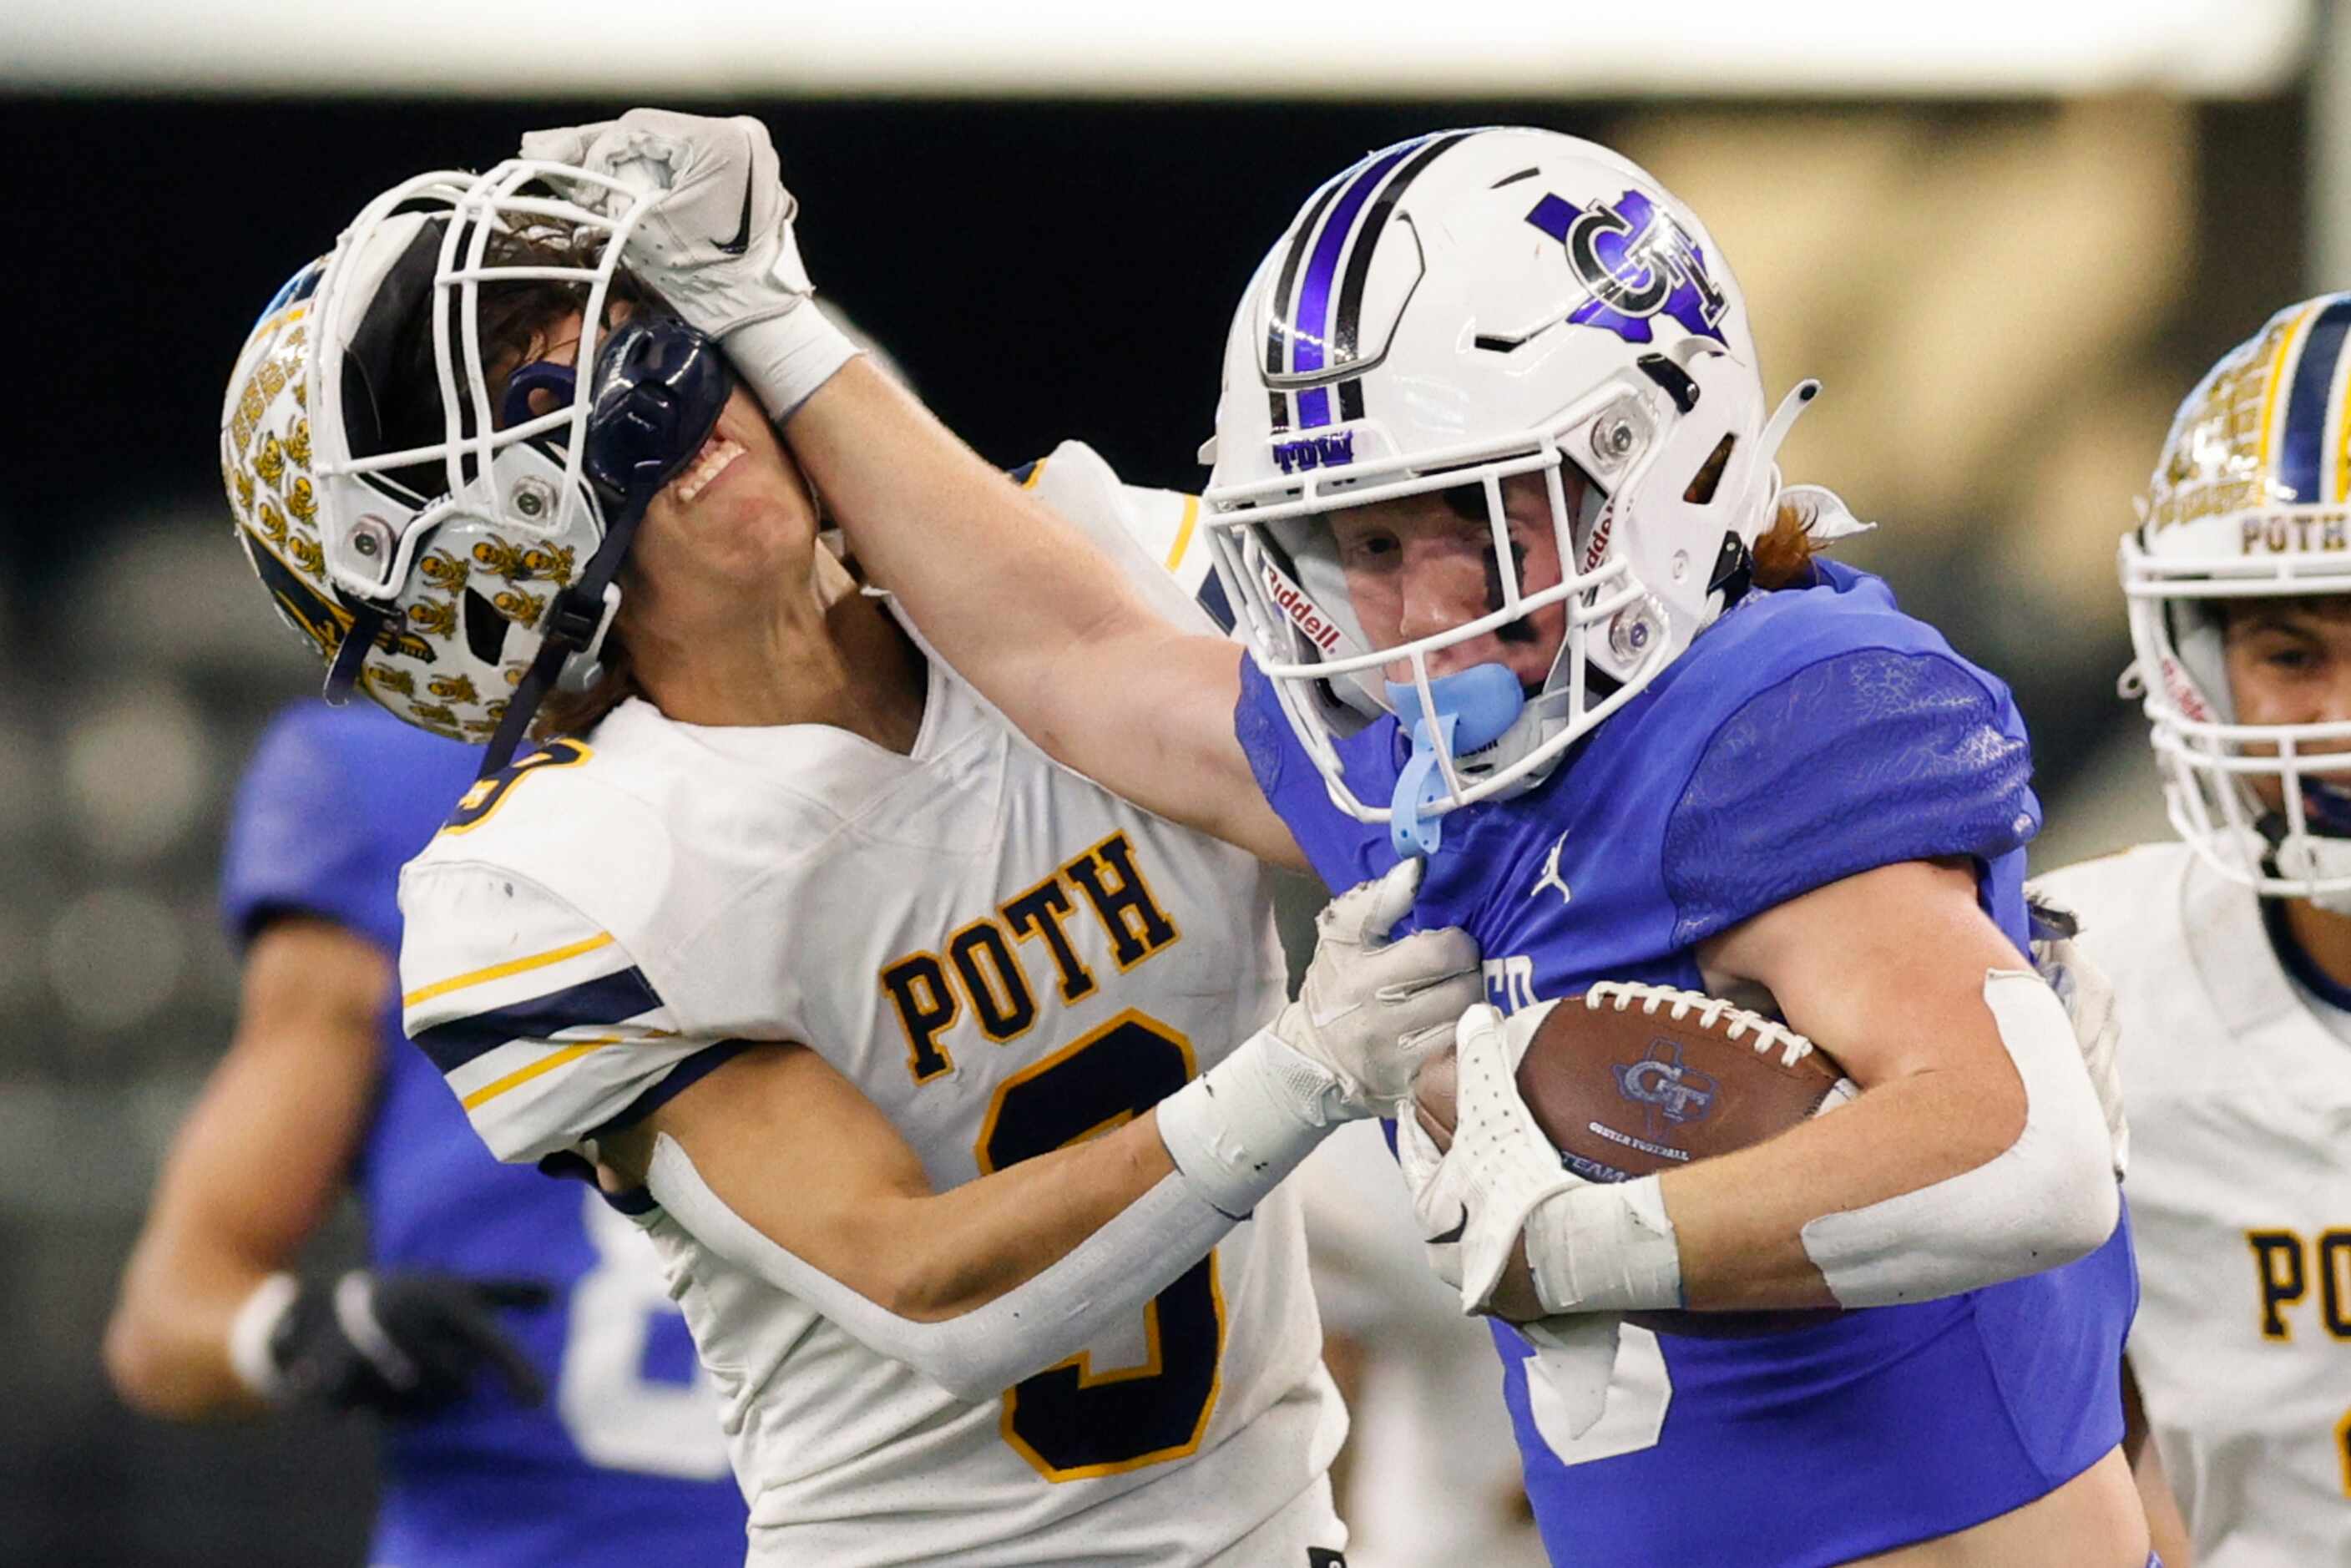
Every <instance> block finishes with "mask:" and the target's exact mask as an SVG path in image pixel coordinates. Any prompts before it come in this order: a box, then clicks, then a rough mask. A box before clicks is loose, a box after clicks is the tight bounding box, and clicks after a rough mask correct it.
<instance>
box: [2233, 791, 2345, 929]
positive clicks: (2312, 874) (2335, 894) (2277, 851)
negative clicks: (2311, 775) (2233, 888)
mask: <svg viewBox="0 0 2351 1568" xmlns="http://www.w3.org/2000/svg"><path fill="white" fill-rule="evenodd" d="M2302 788H2303V808H2304V818H2305V819H2306V820H2308V821H2313V822H2314V823H2316V824H2318V825H2319V826H2320V827H2321V828H2322V830H2323V831H2317V832H2310V831H2304V832H2299V833H2297V832H2295V831H2294V829H2293V826H2292V824H2291V823H2290V821H2288V819H2287V817H2286V814H2285V813H2284V812H2283V811H2265V812H2263V813H2262V816H2261V818H2260V820H2259V821H2256V822H2255V823H2254V824H2253V825H2254V828H2255V830H2256V831H2258V832H2259V833H2260V834H2261V836H2262V838H2263V839H2264V840H2266V841H2268V844H2269V847H2270V857H2269V858H2270V862H2271V864H2272V865H2273V867H2274V874H2276V875H2277V876H2280V877H2283V878H2285V879H2286V880H2288V881H2294V882H2310V883H2315V882H2351V794H2346V793H2345V792H2344V791H2342V790H2339V789H2334V788H2332V787H2331V786H2328V785H2325V784H2321V783H2319V782H2317V781H2316V780H2314V779H2304V780H2303V781H2302ZM2338 830H2339V831H2338ZM2303 896H2304V897H2305V898H2307V899H2308V900H2309V901H2310V902H2311V903H2312V904H2315V905H2316V906H2317V907H2319V908H2321V909H2324V910H2325V911H2326V912H2327V913H2328V914H2330V915H2351V886H2346V887H2337V888H2334V889H2328V890H2321V891H2317V892H2313V893H2309V894H2303Z"/></svg>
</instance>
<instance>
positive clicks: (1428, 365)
mask: <svg viewBox="0 0 2351 1568" xmlns="http://www.w3.org/2000/svg"><path fill="white" fill-rule="evenodd" d="M1812 390H1813V389H1812V387H1811V384H1810V383H1807V384H1806V386H1805V387H1803V388H1801V389H1799V392H1798V393H1797V394H1792V395H1791V397H1790V399H1789V400H1788V402H1786V403H1785V404H1783V405H1782V413H1780V415H1778V416H1777V417H1775V418H1773V419H1772V420H1771V422H1770V423H1769V425H1768V426H1767V424H1766V422H1765V417H1764V415H1765V407H1764V401H1763V387H1762V381H1761V375H1760V373H1759V371H1758V369H1757V361H1756V353H1755V344H1754V340H1753V339H1752V338H1751V337H1750V335H1749V332H1748V327H1747V310H1746V306H1745V303H1744V300H1743V298H1741V295H1740V289H1739V285H1738V283H1737V282H1736V280H1734V279H1733V278H1732V277H1731V275H1730V270H1729V267H1728V265H1727V264H1726V263H1725V262H1724V260H1723V258H1722V256H1721V255H1720V253H1719V250H1718V249H1717V247H1716V246H1715V244H1714V241H1713V239H1712V237H1711V236H1710V235H1708V233H1707V231H1706V228H1705V225H1702V224H1700V223H1699V222H1698V218H1697V216H1696V215H1695V214H1692V213H1691V212H1690V211H1689V210H1688V209H1687V207H1685V206H1684V205H1683V204H1681V203H1680V202H1679V201H1677V199H1675V198H1674V197H1673V196H1672V195H1671V194H1669V193H1667V191H1666V190H1665V188H1664V187H1663V186H1662V185H1660V184H1659V183H1657V182H1656V180H1655V179H1654V178H1652V177H1651V176H1650V175H1649V174H1648V173H1646V172H1644V171H1643V170H1642V169H1640V168H1639V167H1638V166H1636V165H1635V164H1634V163H1632V162H1629V161H1627V160H1625V159H1624V158H1621V157H1619V156H1618V155H1616V154H1615V153H1614V152H1609V151H1608V150H1607V149H1605V148H1604V147H1600V146H1596V145H1594V144H1593V143H1592V142H1589V141H1579V140H1577V139H1576V138H1574V137H1571V136H1563V135H1560V134H1558V133H1556V132H1553V131H1535V130H1523V129H1494V130H1479V131H1446V132H1441V133H1437V134H1434V135H1429V136H1424V137H1419V138H1416V139H1415V140H1413V141H1405V142H1401V143H1399V144H1397V145H1396V146H1394V147H1390V148H1387V149H1385V150H1384V151H1382V152H1374V153H1373V154H1372V155H1371V156H1369V157H1367V158H1365V159H1364V161H1363V162H1359V163H1357V164H1355V165H1354V166H1353V168H1351V169H1348V170H1347V171H1345V172H1343V173H1341V174H1340V175H1339V176H1338V177H1337V178H1335V179H1333V180H1332V181H1331V182H1329V183H1327V184H1325V185H1323V186H1322V189H1321V190H1319V191H1317V192H1316V193H1315V194H1314V196H1313V198H1312V199H1311V201H1309V202H1308V203H1307V204H1306V206H1305V208H1304V210H1303V211H1301V213H1300V214H1299V216H1298V218H1297V220H1296V221H1295V222H1294V223H1293V224H1291V225H1290V230H1289V232H1288V233H1287V234H1285V235H1283V236H1282V237H1281V240H1280V243H1279V244H1277V245H1276V246H1274V247H1273V249H1272V251H1271V252H1270V254H1269V255H1268V256H1266V258H1265V261H1264V263H1263V264H1262V265H1261V266H1260V267H1259V269H1258V273H1257V276H1256V277H1255V278H1253V279H1252V280H1251V282H1250V284H1249V291H1248V293H1247V295H1246V296H1244V298H1242V301H1241V305H1240V308H1239V310H1238V312H1237V314H1236V315H1235V317H1234V320H1233V327H1232V335H1231V337H1230V339H1229V340H1228V345H1227V350H1226V359H1225V380H1224V391H1223V399H1222V403H1221V405H1220V407H1219V409H1218V412H1217V434H1216V438H1215V440H1214V441H1213V442H1212V443H1211V448H1212V449H1213V450H1212V452H1211V451H1208V450H1204V452H1203V459H1204V460H1209V461H1213V462H1214V464H1215V473H1214V474H1213V476H1211V478H1210V481H1209V484H1208V488H1207V501H1208V505H1209V512H1210V515H1209V518H1208V528H1209V537H1210V538H1211V540H1212V541H1213V542H1214V544H1215V546H1216V551H1217V570H1218V572H1219V574H1220V575H1221V576H1222V578H1223V580H1224V586H1225V590H1226V592H1227V594H1228V597H1229V598H1230V599H1231V600H1232V601H1233V607H1234V611H1235V612H1236V614H1237V615H1238V618H1239V620H1240V621H1241V622H1242V624H1243V625H1244V627H1245V628H1246V630H1247V632H1248V635H1249V639H1250V643H1251V644H1252V646H1253V648H1254V650H1255V652H1256V655H1257V658H1258V660H1259V664H1260V666H1261V668H1262V669H1263V670H1264V672H1265V674H1267V675H1268V676H1269V677H1270V678H1271V679H1272V681H1273V682H1274V684H1275V686H1276V689H1277V690H1278V691H1279V692H1280V694H1281V699H1282V704H1283V707H1284V709H1285V710H1286V711H1287V713H1288V714H1289V716H1290V722H1291V724H1292V726H1293V727H1295V728H1296V729H1297V731H1298V733H1299V736H1300V737H1301V740H1302V741H1303V743H1304V745H1305V747H1306V748H1307V750H1308V752H1309V753H1310V754H1311V755H1312V756H1313V757H1314V758H1315V759H1316V762H1317V765H1318V766H1319V767H1320V768H1322V773H1323V776H1324V779H1325V781H1326V783H1327V784H1328V786H1329V788H1330V791H1331V795H1332V799H1333V800H1336V801H1337V802H1338V803H1339V804H1340V805H1341V806H1342V807H1343V809H1345V810H1348V811H1350V812H1351V813H1353V815H1355V816H1356V817H1358V818H1360V819H1362V820H1364V821H1391V823H1392V826H1395V825H1397V824H1395V821H1394V817H1395V812H1393V811H1392V810H1391V808H1392V807H1395V808H1397V809H1398V810H1401V811H1403V812H1404V813H1405V814H1407V815H1415V816H1417V817H1421V818H1428V819H1433V818H1436V817H1438V816H1441V815H1442V814H1443V813H1444V812H1446V811H1448V810H1455V809H1457V808H1458V807H1460V806H1464V805H1468V804H1470V803H1472V802H1474V801H1477V800H1484V799H1488V798H1489V797H1493V796H1496V795H1499V794H1503V793H1507V792H1514V791H1516V790H1518V789H1526V788H1531V787H1532V785H1533V784H1534V783H1536V782H1537V781H1539V780H1540V779H1541V777H1542V776H1543V774H1544V773H1545V772H1546V771H1547V770H1548V769H1549V768H1550V767H1551V766H1552V764H1553V762H1555V760H1556V759H1557V758H1559V756H1560V755H1561V753H1562V751H1563V750H1564V749H1565V748H1566V747H1568V746H1569V745H1570V744H1571V743H1573V741H1574V740H1575V738H1576V737H1578V736H1581V735H1583V733H1585V732H1586V731H1588V730H1590V729H1591V728H1592V727H1593V726H1595V725H1597V724H1598V723H1599V722H1600V721H1601V720H1603V719H1604V718H1605V717H1606V716H1608V715H1609V714H1611V713H1613V712H1614V711H1615V710H1616V708H1618V707H1619V706H1622V705H1623V704H1624V703H1625V701H1626V700H1627V699H1629V698H1630V697H1631V696H1632V695H1634V694H1635V692H1637V691H1639V690H1640V689H1641V688H1642V687H1643V686H1644V685H1646V684H1647V683H1648V682H1649V681H1650V680H1652V679H1653V678H1654V677H1655V676H1656V674H1657V672H1658V671H1659V670H1661V669H1663V668H1664V667H1665V666H1666V664H1667V663H1669V662H1670V661H1671V660H1672V659H1674V658H1675V657H1676V656H1677V654H1679V653H1681V651H1682V650H1683V649H1684V648H1686V647H1687V646H1688V645H1689V641H1690V639H1691V638H1692V637H1693V636H1695V635H1696V634H1697V633H1698V632H1699V631H1700V630H1701V629H1702V628H1704V627H1705V626H1706V625H1707V624H1708V622H1710V621H1712V620H1713V619H1714V617H1715V616H1716V615H1717V614H1719V612H1721V610H1722V608H1723V606H1724V605H1725V604H1726V603H1728V602H1729V601H1730V600H1732V599H1735V598H1736V597H1737V594H1738V592H1739V591H1740V590H1741V589H1742V587H1743V584H1744V581H1745V575H1746V568H1747V565H1748V561H1749V557H1748V547H1749V546H1750V544H1751V543H1752V542H1753V540H1754V539H1755V538H1756V536H1757V535H1758V534H1759V533H1760V532H1761V529H1762V528H1764V526H1765V525H1766V523H1767V522H1768V520H1769V519H1770V517H1771V515H1772V509H1773V505H1774V501H1775V498H1776V497H1777V495H1778V492H1779V489H1780V478H1779V473H1778V470H1777V469H1776V468H1775V467H1774V465H1773V464H1772V462H1771V456H1772V453H1773V451H1774V449H1775V448H1776V447H1777V445H1778V442H1779V438H1780V437H1781V436H1782V434H1784V433H1785V429H1786V426H1787V424H1788V423H1790V422H1791V421H1792V417H1793V413H1794V412H1795V410H1796V409H1797V408H1798V407H1799V406H1801V402H1802V398H1803V397H1808V396H1809V395H1810V392H1811V391H1812ZM1562 464H1573V465H1574V467H1575V468H1576V469H1578V470H1580V471H1581V472H1582V474H1583V476H1584V477H1585V478H1586V479H1587V480H1589V481H1590V484H1589V486H1588V499H1587V502H1586V505H1585V506H1584V507H1583V514H1584V515H1583V516H1580V517H1579V516H1573V515H1571V507H1570V505H1569V503H1568V498H1567V497H1568V495H1569V492H1570V487H1569V486H1565V485H1564V484H1562V480H1561V477H1560V467H1561V465H1562ZM1531 473H1541V474H1545V475H1547V476H1548V489H1549V493H1550V497H1551V501H1552V525H1553V528H1554V530H1555V532H1556V536H1557V543H1558V547H1559V549H1558V559H1559V561H1560V563H1561V568H1562V579H1563V580H1561V581H1558V582H1552V583H1535V582H1529V581H1524V580H1520V577H1521V573H1520V570H1519V569H1518V568H1517V567H1515V566H1514V565H1512V564H1510V563H1511V562H1512V560H1513V557H1512V552H1511V549H1510V536H1509V532H1508V525H1507V523H1506V520H1505V518H1504V515H1503V509H1502V492H1501V481H1502V480H1503V479H1504V478H1506V477H1509V476H1512V475H1517V474H1531ZM1472 485H1474V486H1481V487H1482V488H1483V490H1484V493H1485V499H1486V511H1487V514H1488V517H1489V521H1490V523H1491V526H1492V528H1493V530H1494V541H1495V556H1496V559H1497V561H1498V563H1499V570H1498V571H1497V573H1496V576H1497V578H1498V580H1499V595H1498V601H1497V602H1495V603H1493V604H1492V605H1491V606H1490V607H1489V608H1490V613H1489V614H1487V615H1485V616H1484V617H1482V618H1479V619H1476V620H1471V621H1468V622H1464V623H1462V624H1461V625H1458V626H1456V627H1452V628H1450V629H1448V630H1446V631H1444V632H1438V633H1437V634H1435V635H1430V636H1426V637H1420V638H1416V639H1414V640H1411V641H1408V642H1405V643H1401V644H1399V645H1396V646H1393V647H1385V648H1374V647H1373V646H1371V645H1370V643H1369V642H1368V640H1367V639H1366V637H1365V635H1364V631H1363V628H1362V626H1361V624H1360V623H1359V622H1358V621H1357V618H1356V616H1355V614H1354V612H1353V608H1352V606H1351V605H1350V602H1349V600H1348V593H1347V589H1346V584H1345V580H1344V578H1343V574H1342V571H1341V569H1340V566H1339V561H1338V555H1337V550H1336V548H1335V545H1334V542H1333V535H1332V529H1331V527H1330V522H1329V518H1330V514H1332V513H1333V512H1335V511H1338V510H1340V509H1342V508H1345V507H1355V506H1360V505H1364V504H1365V503H1368V502H1373V501H1380V500H1386V499H1390V498H1392V497H1401V496H1409V495H1415V494H1418V493H1421V492H1426V491H1433V490H1442V489H1451V488H1455V487H1457V486H1472ZM1561 603H1563V604H1565V605H1566V606H1567V615H1566V624H1567V631H1566V634H1565V637H1564V638H1563V640H1562V645H1561V646H1560V648H1559V649H1558V651H1557V655H1556V657H1555V659H1554V660H1553V662H1552V668H1551V674H1550V678H1549V679H1548V680H1547V681H1546V682H1544V683H1543V685H1542V687H1541V690H1540V691H1536V692H1530V693H1527V694H1525V695H1526V697H1527V700H1526V702H1525V705H1524V706H1523V708H1521V709H1519V710H1518V711H1517V712H1516V716H1515V717H1508V716H1505V722H1506V727H1504V728H1503V729H1502V732H1501V734H1500V736H1499V738H1498V739H1495V738H1490V737H1480V736H1479V735H1477V734H1475V733H1469V734H1464V735H1462V736H1460V737H1450V736H1448V735H1447V734H1446V733H1444V732H1445V731H1446V730H1447V726H1446V725H1444V724H1441V723H1440V724H1438V725H1437V726H1435V727H1434V728H1435V729H1436V730H1437V731H1438V733H1437V734H1436V735H1435V736H1434V737H1433V741H1434V744H1433V747H1432V749H1433V750H1434V751H1435V752H1436V758H1435V761H1436V767H1435V768H1434V769H1432V770H1431V779H1430V784H1429V789H1427V791H1426V794H1425V795H1424V796H1423V797H1422V798H1421V799H1419V800H1417V801H1416V802H1413V803H1410V804H1405V803H1404V802H1403V801H1402V796H1401V794H1399V795H1398V796H1397V797H1396V799H1395V800H1369V801H1367V800H1362V799H1360V798H1359V797H1358V795H1357V792H1356V791H1355V789H1353V788H1351V787H1350V785H1349V783H1348V781H1347V779H1346V777H1345V768H1344V766H1343V761H1342V759H1341V758H1340V756H1339V753H1338V751H1337V749H1336V747H1335V745H1334V742H1335V741H1336V740H1338V739H1340V738H1342V737H1344V736H1346V735H1347V734H1349V733H1351V732H1352V731H1353V730H1354V729H1356V728H1359V727H1361V726H1362V725H1364V724H1365V723H1367V722H1369V721H1371V720H1372V719H1374V718H1376V717H1378V716H1380V715H1381V714H1383V713H1399V714H1402V715H1405V716H1411V715H1412V714H1414V713H1417V714H1434V715H1442V714H1443V713H1444V712H1445V711H1446V707H1445V699H1444V698H1443V696H1442V695H1441V693H1440V692H1437V691H1432V689H1431V683H1430V677H1429V670H1428V656H1429V655H1430V654H1431V653H1435V652H1437V650H1438V649H1441V648H1444V647H1447V646H1450V645H1452V644H1454V643H1461V642H1465V641H1468V640H1469V639H1471V638H1474V637H1478V636H1482V635H1485V634H1487V633H1489V632H1493V631H1495V630H1496V628H1497V627H1499V626H1502V625H1506V624H1508V623H1510V622H1513V621H1516V620H1517V619H1519V618H1520V616H1523V615H1526V614H1528V613H1530V612H1535V611H1538V610H1541V609H1543V608H1545V607H1546V606H1549V605H1552V604H1561ZM1403 664H1409V667H1410V670H1411V677H1412V678H1411V681H1410V682H1409V683H1408V684H1400V685H1395V686H1391V685H1389V684H1388V683H1387V682H1386V681H1384V680H1383V678H1382V674H1381V670H1382V667H1383V666H1395V665H1403ZM1494 667H1495V668H1499V666H1494ZM1517 684H1518V683H1517V682H1516V681H1515V679H1514V680H1513V681H1512V682H1511V683H1510V685H1511V686H1512V687H1513V688H1515V687H1516V686H1517ZM1415 699H1417V700H1415ZM1476 729H1477V727H1476V726H1474V725H1472V726H1468V730H1470V731H1472V732H1474V731H1475V730H1476ZM1457 747H1458V752H1459V754H1458V755H1456V748H1457ZM1439 785H1441V788H1440V787H1438V786H1439ZM1404 841H1405V838H1404V835H1403V832H1402V830H1401V828H1400V827H1399V842H1400V843H1402V842H1404Z"/></svg>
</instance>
